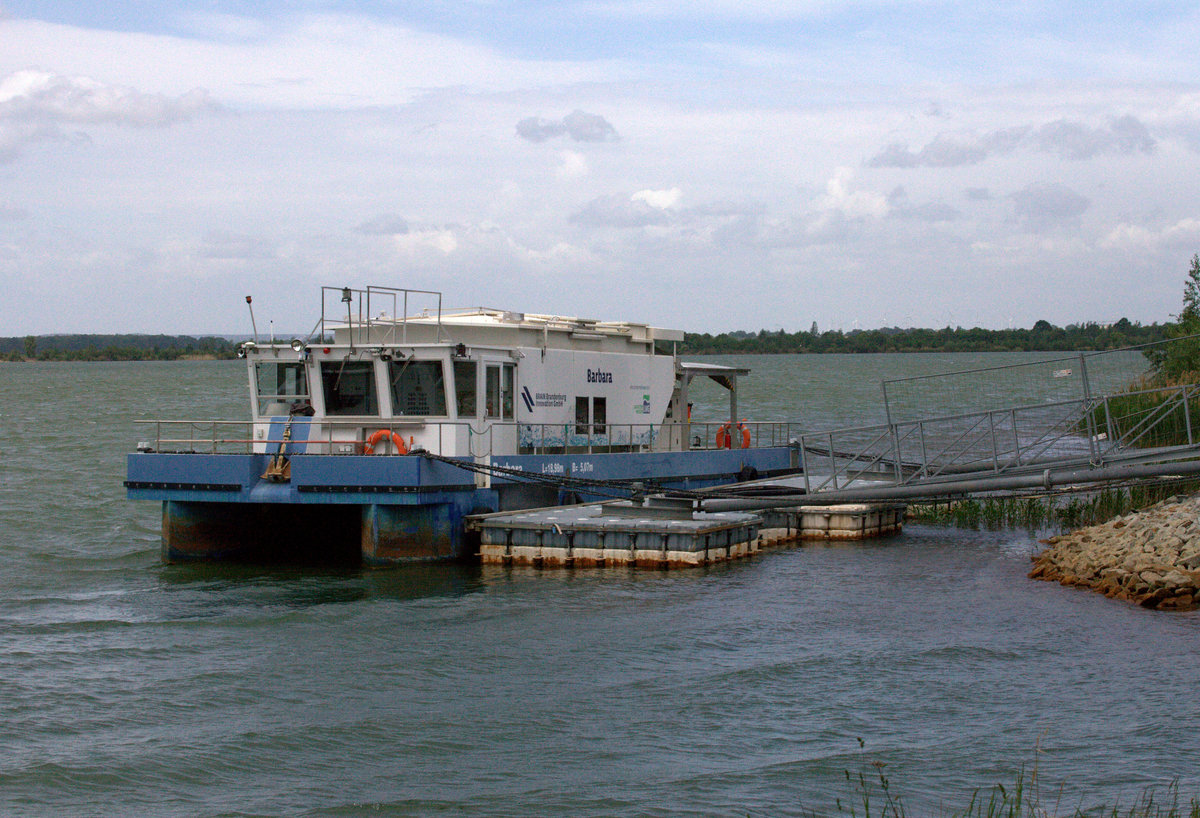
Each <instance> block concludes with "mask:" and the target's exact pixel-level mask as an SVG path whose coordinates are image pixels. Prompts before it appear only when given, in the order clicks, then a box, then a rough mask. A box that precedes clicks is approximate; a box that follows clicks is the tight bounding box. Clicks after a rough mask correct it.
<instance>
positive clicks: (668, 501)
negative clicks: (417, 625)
mask: <svg viewBox="0 0 1200 818" xmlns="http://www.w3.org/2000/svg"><path fill="white" fill-rule="evenodd" d="M903 517H904V506H903V505H902V504H895V503H885V504H870V503H860V504H856V505H853V506H829V507H825V506H817V507H807V508H797V509H787V508H784V509H772V510H770V511H766V512H731V511H724V512H702V511H694V510H693V503H692V501H691V500H685V499H672V498H662V497H651V498H649V499H647V500H645V501H644V502H642V503H634V502H630V501H617V502H605V503H590V504H585V505H574V506H561V507H556V508H541V509H529V510H526V511H520V512H500V513H496V514H486V515H477V516H474V517H471V518H469V520H468V527H469V528H471V529H473V530H475V531H478V532H479V535H480V549H479V555H480V559H481V560H482V561H483V562H484V563H498V564H504V565H535V566H542V567H564V568H566V567H592V566H596V567H601V566H630V567H638V568H673V567H688V566H696V565H708V564H710V563H714V562H725V561H727V560H734V559H740V558H743V557H748V556H751V555H753V554H755V553H757V552H758V551H760V550H761V549H762V548H764V547H766V546H778V545H785V544H788V543H794V542H798V541H800V540H806V539H808V540H811V539H837V540H863V539H869V538H872V537H879V536H884V535H886V534H892V533H897V532H899V531H900V527H901V522H902V520H903Z"/></svg>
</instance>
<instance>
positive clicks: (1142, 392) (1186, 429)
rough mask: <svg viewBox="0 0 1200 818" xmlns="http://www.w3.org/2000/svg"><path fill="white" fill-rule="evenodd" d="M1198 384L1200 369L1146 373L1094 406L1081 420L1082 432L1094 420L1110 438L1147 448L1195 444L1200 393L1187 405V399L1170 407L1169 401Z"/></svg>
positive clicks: (1199, 425) (1199, 426)
mask: <svg viewBox="0 0 1200 818" xmlns="http://www.w3.org/2000/svg"><path fill="white" fill-rule="evenodd" d="M1197 383H1200V372H1182V373H1179V374H1176V375H1167V374H1164V373H1154V374H1150V375H1146V376H1143V377H1142V378H1140V379H1139V380H1137V381H1135V382H1134V383H1131V384H1130V385H1129V386H1127V387H1126V388H1125V389H1123V390H1121V391H1120V392H1117V393H1116V394H1113V395H1110V396H1109V397H1108V400H1107V401H1106V402H1105V403H1102V404H1100V405H1098V406H1095V407H1094V408H1092V409H1091V411H1090V414H1089V415H1088V416H1087V417H1085V418H1084V419H1083V420H1082V421H1081V422H1080V424H1079V431H1080V432H1084V433H1086V432H1087V431H1088V426H1089V421H1090V425H1091V427H1092V429H1094V430H1095V431H1096V432H1097V433H1104V434H1105V435H1106V436H1107V437H1108V438H1109V439H1110V440H1125V441H1128V442H1127V445H1131V446H1134V447H1136V448H1143V449H1144V448H1150V447H1154V446H1181V445H1187V444H1192V443H1195V442H1197V432H1198V430H1200V396H1197V397H1193V398H1190V399H1188V400H1187V401H1186V406H1185V402H1179V403H1178V404H1177V405H1175V406H1172V407H1170V408H1168V407H1167V405H1166V404H1167V402H1168V401H1170V400H1178V399H1179V397H1180V390H1181V389H1182V388H1183V387H1185V386H1193V385H1195V384H1197Z"/></svg>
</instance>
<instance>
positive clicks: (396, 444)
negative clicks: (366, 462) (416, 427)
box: [363, 429, 408, 454]
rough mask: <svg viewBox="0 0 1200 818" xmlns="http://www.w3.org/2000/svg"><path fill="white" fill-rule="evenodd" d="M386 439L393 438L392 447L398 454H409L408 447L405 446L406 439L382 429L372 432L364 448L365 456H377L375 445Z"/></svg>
mask: <svg viewBox="0 0 1200 818" xmlns="http://www.w3.org/2000/svg"><path fill="white" fill-rule="evenodd" d="M385 437H391V439H392V447H393V448H394V449H395V450H396V454H408V447H407V446H405V445H404V438H402V437H400V435H398V434H396V433H395V432H389V431H388V430H387V429H380V430H378V431H376V432H372V433H371V436H370V437H368V438H367V443H366V445H365V446H363V453H364V454H375V444H376V443H378V442H379V441H381V440H383V439H384V438H385Z"/></svg>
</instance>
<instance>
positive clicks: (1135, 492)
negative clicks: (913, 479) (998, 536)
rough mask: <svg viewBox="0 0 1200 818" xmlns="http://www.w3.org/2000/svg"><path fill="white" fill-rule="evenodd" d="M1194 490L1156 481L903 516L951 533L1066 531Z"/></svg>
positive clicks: (955, 504) (1197, 486) (912, 509)
mask: <svg viewBox="0 0 1200 818" xmlns="http://www.w3.org/2000/svg"><path fill="white" fill-rule="evenodd" d="M1196 491H1200V480H1196V479H1189V480H1170V481H1156V482H1153V483H1142V484H1136V485H1128V486H1116V487H1111V488H1104V489H1100V490H1098V491H1088V492H1085V493H1070V494H1052V495H1004V496H1001V495H996V496H991V497H981V498H969V499H965V500H946V501H939V502H934V503H928V504H921V505H915V504H914V505H910V506H909V509H908V514H909V519H911V520H913V521H915V522H919V523H928V524H931V525H947V526H954V527H955V528H967V529H988V530H996V529H1002V528H1023V529H1028V530H1044V529H1048V528H1059V529H1062V530H1063V531H1069V530H1072V529H1076V528H1083V527H1085V526H1090V525H1098V524H1099V523H1103V522H1105V521H1107V520H1111V519H1113V518H1114V517H1120V516H1121V515H1123V514H1129V513H1130V512H1132V511H1137V510H1138V509H1142V508H1146V507H1148V506H1152V505H1154V504H1155V503H1159V502H1161V501H1163V500H1165V499H1167V498H1168V497H1172V496H1174V495H1177V494H1191V493H1194V492H1196Z"/></svg>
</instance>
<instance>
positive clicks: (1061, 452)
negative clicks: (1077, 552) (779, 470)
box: [702, 336, 1200, 511]
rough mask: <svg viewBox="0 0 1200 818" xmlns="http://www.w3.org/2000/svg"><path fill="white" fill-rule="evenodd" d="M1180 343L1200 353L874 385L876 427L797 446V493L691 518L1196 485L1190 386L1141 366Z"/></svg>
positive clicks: (809, 436)
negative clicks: (1192, 481) (1142, 484)
mask: <svg viewBox="0 0 1200 818" xmlns="http://www.w3.org/2000/svg"><path fill="white" fill-rule="evenodd" d="M1189 341H1190V342H1192V343H1193V344H1196V343H1200V339H1197V338H1196V337H1195V336H1190V337H1188V338H1180V339H1174V340H1172V341H1166V342H1159V343H1158V344H1147V345H1143V346H1139V347H1128V348H1125V349H1120V350H1112V351H1105V352H1085V353H1078V354H1073V355H1069V356H1062V357H1052V358H1048V359H1046V360H1042V361H1037V362H1032V363H1030V362H1023V363H1016V364H1008V365H1001V366H993V367H983V368H977V369H971V370H965V371H959V372H951V373H944V374H939V375H920V376H915V377H908V378H896V379H891V380H885V381H884V382H883V384H882V387H883V390H882V391H883V413H884V415H885V417H886V420H885V422H884V423H882V424H877V425H870V426H859V427H853V428H845V429H835V430H831V431H822V432H805V433H803V434H801V435H800V437H799V439H798V445H799V446H800V447H801V449H802V450H803V452H804V463H805V470H804V475H803V479H802V481H800V480H797V479H793V480H791V481H789V483H788V486H786V487H785V486H766V487H763V490H762V491H759V492H756V491H755V489H753V488H750V487H746V488H743V489H739V490H738V491H737V492H733V493H725V494H724V496H722V497H721V498H719V499H718V498H716V497H714V498H712V499H706V500H704V501H702V507H703V508H704V509H705V510H712V511H720V510H736V509H747V508H765V507H769V506H804V505H830V504H837V503H867V502H885V501H912V500H937V499H941V498H953V497H966V496H971V495H977V494H984V493H1016V492H1020V493H1031V492H1032V493H1036V492H1046V493H1049V492H1052V491H1062V490H1065V489H1066V488H1068V487H1097V488H1098V487H1100V486H1103V485H1109V484H1114V483H1128V482H1131V481H1138V480H1149V479H1159V480H1161V479H1167V478H1171V477H1184V476H1188V475H1198V474H1200V374H1196V373H1192V376H1191V377H1184V378H1183V379H1182V381H1183V382H1168V381H1167V379H1163V378H1161V377H1159V378H1156V377H1154V373H1153V371H1152V367H1151V360H1152V359H1154V358H1155V357H1156V356H1157V357H1158V359H1159V360H1161V358H1162V355H1161V351H1162V349H1163V347H1164V346H1165V345H1169V344H1174V343H1183V342H1189ZM948 407H955V408H957V409H959V411H953V412H950V411H946V409H947V408H948ZM939 410H940V411H939ZM731 495H733V496H731ZM751 495H756V496H753V497H752V496H751Z"/></svg>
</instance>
